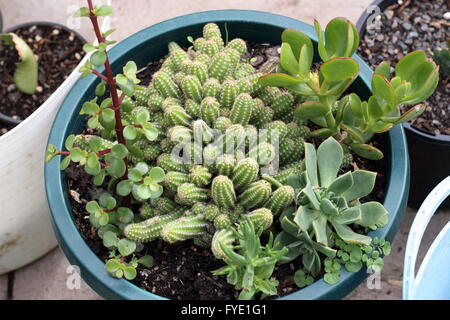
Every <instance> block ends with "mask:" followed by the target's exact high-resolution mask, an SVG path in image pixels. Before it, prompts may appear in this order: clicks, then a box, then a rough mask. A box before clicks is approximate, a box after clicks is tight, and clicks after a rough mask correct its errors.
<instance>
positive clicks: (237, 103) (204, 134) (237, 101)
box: [125, 23, 309, 258]
mask: <svg viewBox="0 0 450 320" xmlns="http://www.w3.org/2000/svg"><path fill="white" fill-rule="evenodd" d="M246 52H247V45H246V43H245V41H243V40H241V39H235V40H232V41H230V42H229V43H225V42H224V41H223V39H222V33H221V31H220V28H219V27H218V26H217V25H216V24H212V23H210V24H207V25H206V26H205V27H204V30H203V37H201V38H199V39H196V40H195V41H193V46H192V47H191V48H189V49H188V50H184V49H182V48H181V47H180V46H179V45H177V44H176V43H171V44H170V45H169V54H168V56H167V58H166V59H165V60H164V61H163V63H162V67H161V69H160V70H159V71H158V72H156V73H155V74H154V76H153V79H152V81H151V83H150V85H149V86H148V87H146V88H145V87H139V90H137V91H136V93H135V97H134V99H133V101H132V102H133V103H134V104H135V108H138V107H139V108H142V107H143V108H146V109H148V110H149V111H150V114H151V118H152V119H151V120H152V121H153V123H154V125H155V126H156V127H157V128H160V133H159V136H158V138H157V140H156V141H153V142H151V143H150V142H146V141H142V139H141V140H136V141H135V142H134V146H136V147H137V149H140V150H142V156H141V157H136V156H133V157H132V158H131V161H132V162H137V161H142V160H144V161H146V162H147V163H149V164H155V165H157V166H159V167H161V168H162V169H164V170H165V171H166V175H165V178H164V181H163V186H164V189H165V196H164V198H161V199H157V200H152V201H151V202H148V203H145V204H144V205H143V206H142V208H141V217H142V219H148V220H144V221H143V222H139V223H136V224H131V225H129V226H128V227H127V228H126V230H125V236H126V237H128V238H129V239H132V240H135V241H139V242H147V241H153V240H155V239H156V238H161V239H163V240H165V241H168V242H176V241H182V240H187V239H194V240H198V239H200V238H202V237H203V235H204V234H205V233H206V232H207V231H206V229H207V225H210V226H212V227H213V229H215V230H216V232H215V235H214V237H213V238H212V248H213V252H214V254H215V255H216V257H217V258H222V257H223V253H221V250H220V246H219V245H217V243H218V242H221V241H222V240H221V239H225V240H223V241H224V243H226V244H231V243H233V242H234V238H233V240H231V239H232V237H231V236H230V234H229V232H228V231H229V230H230V228H231V227H233V226H234V225H235V224H236V223H239V221H241V220H242V219H243V218H248V219H250V220H251V221H252V222H253V224H254V225H255V227H256V228H257V229H260V228H261V229H262V230H267V229H269V228H270V227H271V226H272V224H273V221H274V216H277V215H279V214H280V213H281V212H282V211H283V210H284V209H286V208H287V207H289V206H290V205H291V204H292V203H293V202H294V190H293V189H292V188H291V187H290V186H281V184H280V185H276V186H273V185H272V184H270V183H269V182H267V181H266V180H264V179H263V178H262V170H263V169H265V168H266V167H267V166H269V165H270V164H271V163H272V162H273V161H274V159H275V157H276V156H277V154H278V149H279V155H280V159H279V165H280V166H281V169H280V170H279V173H278V176H277V178H280V180H281V182H285V181H286V180H287V176H289V174H291V173H300V171H301V162H300V159H301V157H302V154H303V142H304V140H303V139H304V138H306V137H308V134H309V130H308V128H307V127H305V126H304V123H302V122H300V121H297V120H296V119H295V117H294V115H293V112H292V110H293V107H294V105H295V103H296V102H297V101H296V99H297V98H296V97H294V95H292V94H290V93H289V92H287V91H283V90H282V89H279V88H275V87H262V86H260V85H258V79H259V78H260V76H261V75H262V74H260V73H258V70H256V69H255V68H254V67H252V65H251V64H250V63H249V62H248V61H246V60H245V59H243V55H244V54H245V53H246ZM132 112H133V111H132V110H131V113H132ZM258 130H261V131H263V132H265V135H264V136H258ZM280 142H281V143H280ZM278 144H279V146H278ZM177 147H178V149H179V151H180V152H179V153H177V156H178V157H174V155H173V150H174V149H176V148H177ZM177 151H178V150H177ZM181 159H183V160H181ZM198 159H200V160H201V161H200V162H196V160H198ZM185 160H187V161H185ZM197 163H199V164H197ZM283 174H284V175H285V176H283ZM175 210H185V211H186V214H183V215H182V216H180V217H178V219H175V220H173V219H169V216H170V217H173V216H174V213H173V212H174V211H175ZM165 222H167V223H166V225H165V226H162V227H161V225H162V224H164V223H165ZM154 225H157V226H158V227H157V228H156V231H155V230H154V229H155V226H154ZM146 229H148V230H147V231H146Z"/></svg>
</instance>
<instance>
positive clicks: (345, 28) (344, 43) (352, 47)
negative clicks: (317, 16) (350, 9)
mask: <svg viewBox="0 0 450 320" xmlns="http://www.w3.org/2000/svg"><path fill="white" fill-rule="evenodd" d="M325 41H326V49H327V53H328V56H329V57H351V56H352V55H353V54H354V53H355V52H356V49H357V48H358V45H359V33H358V31H357V30H356V27H355V26H354V25H353V24H352V23H351V22H350V21H349V20H347V19H345V18H335V19H333V20H331V21H330V22H329V23H328V25H327V27H326V28H325Z"/></svg>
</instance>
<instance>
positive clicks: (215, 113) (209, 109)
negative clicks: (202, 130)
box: [200, 97, 220, 125]
mask: <svg viewBox="0 0 450 320" xmlns="http://www.w3.org/2000/svg"><path fill="white" fill-rule="evenodd" d="M219 108H220V104H219V102H218V101H217V100H216V98H213V97H207V98H205V99H203V101H202V103H201V106H200V113H201V117H202V119H203V120H204V121H205V122H206V123H208V124H209V125H214V123H215V121H216V120H217V118H219V112H220V111H219Z"/></svg>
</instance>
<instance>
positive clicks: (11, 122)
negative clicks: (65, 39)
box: [0, 12, 87, 137]
mask: <svg viewBox="0 0 450 320" xmlns="http://www.w3.org/2000/svg"><path fill="white" fill-rule="evenodd" d="M32 26H55V27H60V28H61V29H63V30H65V31H68V32H72V33H74V34H75V35H76V37H77V38H78V39H80V40H81V41H82V42H83V43H87V41H86V39H85V38H84V37H83V36H82V35H81V34H80V33H78V32H77V31H75V30H72V29H70V28H69V27H67V26H65V25H63V24H60V23H53V22H50V21H31V22H26V23H21V24H18V25H15V26H12V27H10V28H8V29H6V30H5V31H4V33H14V32H15V31H16V30H18V29H22V28H27V27H32ZM1 30H2V21H1V12H0V32H1ZM81 61H82V60H81ZM81 61H80V63H81ZM77 66H78V65H77ZM75 70H76V67H75V69H73V71H75ZM73 71H72V73H73ZM72 73H70V74H72ZM70 74H69V76H70ZM69 76H68V77H67V79H68V78H69ZM67 79H66V80H67ZM66 80H64V82H63V83H61V84H60V85H59V86H58V88H57V89H56V90H55V91H54V92H53V93H52V95H50V97H49V98H48V99H47V100H45V101H44V102H43V103H42V104H41V105H40V106H39V107H38V108H37V109H36V110H35V111H34V112H33V113H32V114H30V115H29V116H28V117H27V118H26V119H24V120H16V119H13V118H11V117H10V116H8V115H6V114H4V113H2V112H0V122H2V123H5V124H8V125H13V126H18V125H20V124H21V123H23V122H25V121H26V120H27V119H28V118H30V117H31V116H32V115H33V114H34V113H35V112H36V111H37V110H38V109H39V108H41V107H42V106H44V104H45V103H46V102H47V101H48V100H50V99H51V98H52V96H53V94H54V93H55V92H56V91H57V90H58V89H59V87H61V86H62V85H64V83H65V82H66ZM14 129H15V127H14V128H13V129H11V130H10V131H13V130H14ZM10 131H8V133H9V132H10ZM2 137H3V136H2Z"/></svg>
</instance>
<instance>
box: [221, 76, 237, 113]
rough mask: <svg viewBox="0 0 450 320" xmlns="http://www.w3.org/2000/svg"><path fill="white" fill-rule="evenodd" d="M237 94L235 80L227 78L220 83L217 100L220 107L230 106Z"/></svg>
mask: <svg viewBox="0 0 450 320" xmlns="http://www.w3.org/2000/svg"><path fill="white" fill-rule="evenodd" d="M238 94H239V86H238V84H237V82H236V81H235V80H227V81H225V82H224V83H223V84H222V88H221V89H220V94H219V102H220V105H221V106H222V107H225V108H231V107H232V106H233V104H234V100H235V99H236V97H237V95H238Z"/></svg>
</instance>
